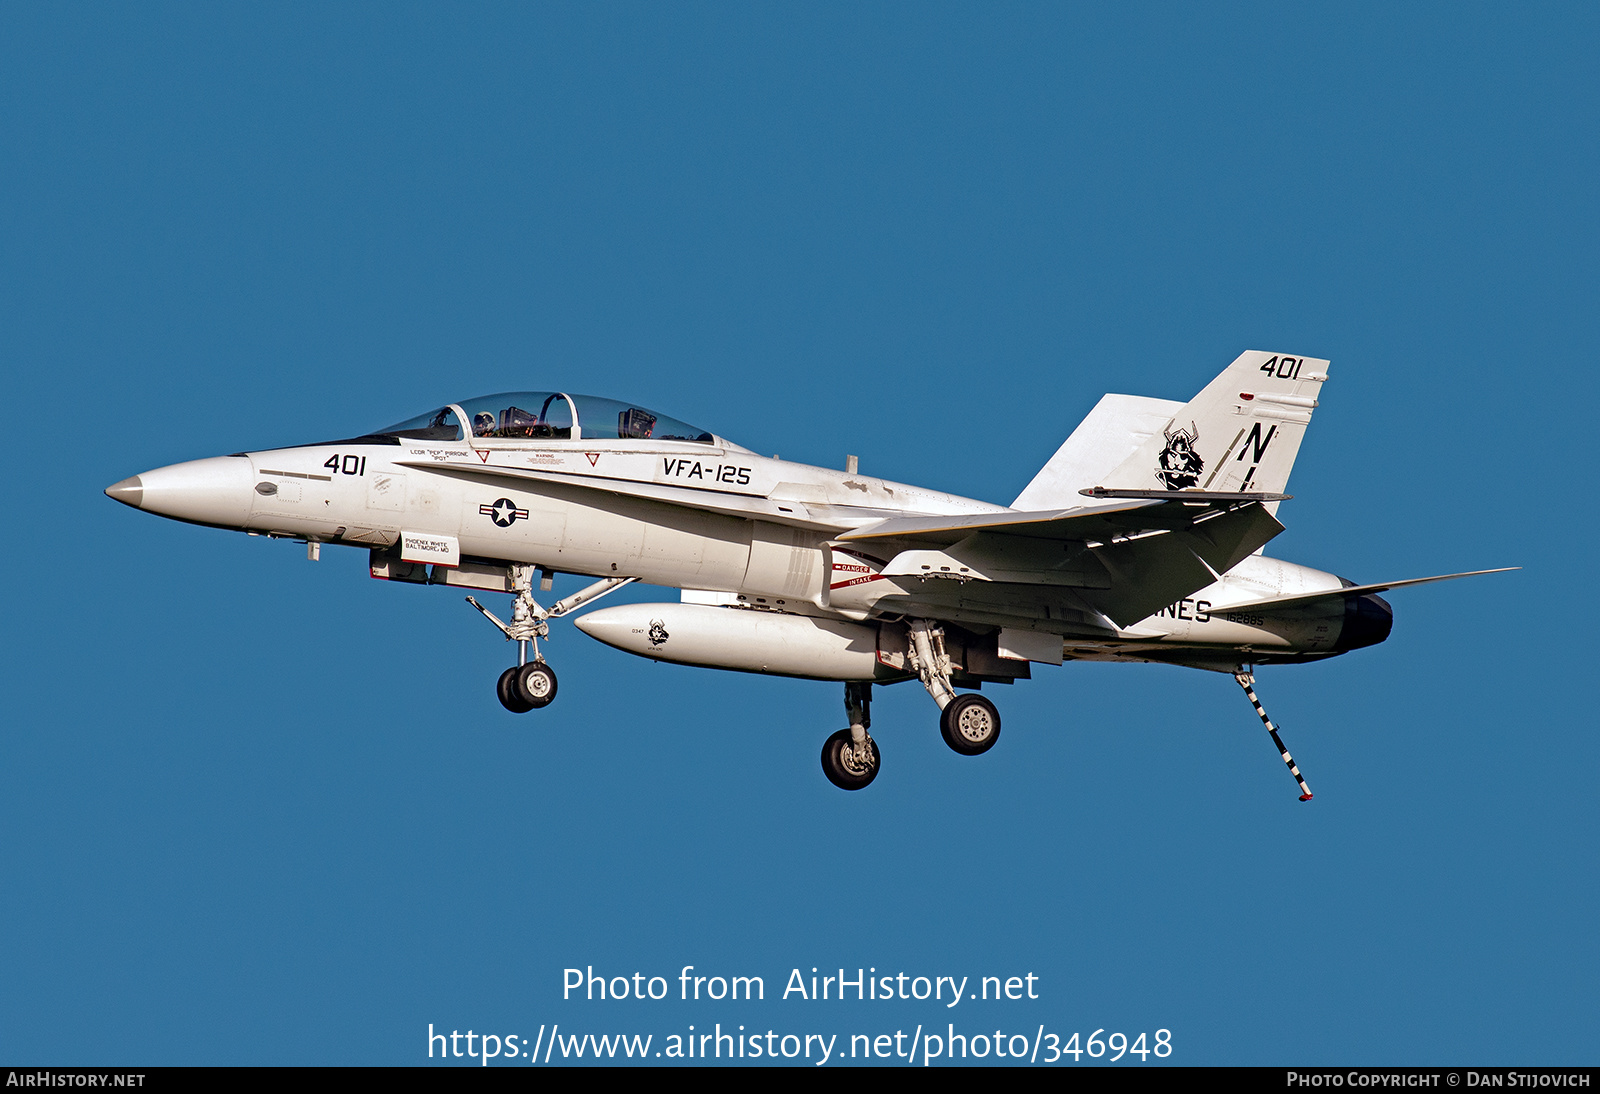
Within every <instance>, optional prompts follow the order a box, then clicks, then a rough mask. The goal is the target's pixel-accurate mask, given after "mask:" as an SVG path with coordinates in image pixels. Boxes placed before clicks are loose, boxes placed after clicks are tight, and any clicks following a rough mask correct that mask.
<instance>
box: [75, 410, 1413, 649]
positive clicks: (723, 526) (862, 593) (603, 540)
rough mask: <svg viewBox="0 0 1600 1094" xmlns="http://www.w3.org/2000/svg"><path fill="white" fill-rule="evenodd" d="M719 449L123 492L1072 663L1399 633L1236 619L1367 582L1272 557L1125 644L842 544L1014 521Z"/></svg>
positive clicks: (1002, 589) (178, 509) (1341, 623)
mask: <svg viewBox="0 0 1600 1094" xmlns="http://www.w3.org/2000/svg"><path fill="white" fill-rule="evenodd" d="M704 436H705V437H709V440H706V439H702V440H698V441H691V440H658V439H634V438H622V437H618V438H610V439H605V438H602V439H578V440H569V439H556V438H540V439H534V438H502V437H474V438H472V439H471V440H470V441H469V440H462V439H457V440H450V439H439V438H420V439H419V438H407V437H397V436H392V435H382V436H369V437H360V438H355V439H352V440H349V441H340V442H332V443H327V444H316V445H307V446H301V447H292V448H279V449H270V450H266V451H260V452H246V453H237V454H234V455H231V456H220V457H213V458H210V459H204V460H197V461H192V462H189V463H182V464H175V465H171V466H168V467H162V468H158V469H156V470H153V471H148V472H145V473H143V474H141V475H139V476H136V477H135V478H132V479H128V480H124V481H123V482H122V483H118V484H117V485H116V486H114V487H112V488H110V489H108V491H107V493H108V494H110V495H111V496H112V497H114V498H116V499H117V500H119V501H123V502H126V503H127V504H130V505H133V506H135V507H137V508H140V509H143V510H146V511H149V512H152V513H156V514H159V515H162V516H167V517H171V518H173V519H178V520H184V521H190V522H193V523H197V524H204V525H210V526H214V527H219V528H227V529H235V530H240V531H245V532H249V533H251V534H256V535H264V536H271V537H280V538H289V539H295V540H305V541H309V542H311V543H315V544H328V545H345V546H353V547H360V548H364V549H367V550H370V551H372V552H374V559H375V560H376V559H377V558H379V557H382V556H386V555H387V556H394V555H396V554H398V553H400V552H402V551H403V550H404V549H405V544H406V541H407V540H410V539H413V538H417V539H432V540H434V541H436V542H440V543H442V542H445V541H449V542H450V543H451V544H452V545H453V547H452V550H453V552H454V553H455V555H456V557H457V560H465V561H467V562H469V563H470V562H473V561H476V562H478V563H480V564H481V563H487V564H505V563H523V564H528V565H532V566H536V567H539V568H541V569H543V570H547V571H551V572H560V573H569V574H581V575H592V576H595V577H613V576H627V577H632V578H636V579H637V580H639V581H641V582H644V583H647V584H653V585H661V586H668V587H672V588H678V589H688V590H698V591H701V592H702V593H711V594H722V596H721V597H720V598H713V599H721V601H722V602H724V603H727V604H731V605H737V606H743V607H750V608H757V609H767V610H776V611H785V612H794V613H799V614H804V615H810V616H813V617H834V618H837V619H841V620H851V621H867V620H872V619H898V618H903V617H909V616H914V615H927V616H932V617H935V618H940V619H947V620H950V621H952V622H956V623H958V624H960V625H962V626H965V627H969V628H972V629H974V630H977V631H983V630H994V629H996V628H1011V629H1013V630H1019V631H1020V630H1027V631H1035V632H1038V633H1039V634H1040V635H1041V636H1043V635H1050V636H1057V637H1059V639H1060V640H1061V642H1062V646H1061V649H1062V656H1064V657H1065V658H1067V659H1116V660H1156V661H1170V662H1176V663H1182V664H1193V665H1195V666H1196V667H1205V668H1218V669H1225V668H1228V667H1229V666H1232V665H1236V664H1238V663H1239V661H1240V660H1241V657H1242V656H1248V657H1249V659H1250V660H1252V661H1255V662H1268V661H1276V660H1304V659H1316V658H1320V657H1326V656H1329V655H1332V654H1335V653H1340V652H1344V651H1345V650H1347V649H1352V648H1356V647H1358V646H1362V645H1370V644H1372V643H1373V642H1376V641H1382V639H1383V638H1384V637H1386V636H1387V634H1388V629H1389V625H1390V621H1391V618H1392V617H1391V615H1390V613H1389V610H1388V606H1387V604H1386V603H1384V602H1383V601H1382V600H1381V599H1380V598H1378V597H1376V596H1367V597H1363V598H1357V597H1353V596H1352V597H1348V598H1346V600H1348V601H1349V603H1345V602H1344V601H1340V600H1333V601H1331V602H1330V601H1326V600H1325V601H1322V602H1319V603H1318V604H1316V605H1311V606H1306V607H1303V608H1299V609H1289V610H1278V611H1273V612H1270V613H1269V612H1262V611H1230V607H1229V606H1230V605H1243V604H1247V603H1249V602H1252V601H1258V600H1262V599H1266V598H1271V597H1281V596H1287V595H1295V594H1300V593H1309V592H1316V591H1322V590H1337V589H1339V588H1341V587H1342V586H1343V585H1347V584H1349V583H1348V582H1343V581H1341V579H1340V578H1338V577H1336V576H1335V575H1333V574H1330V573H1326V572H1323V571H1319V570H1314V569H1311V568H1309V567H1305V566H1299V565H1295V564H1293V563H1288V562H1282V561H1279V560H1276V559H1271V558H1267V557H1264V556H1262V555H1253V556H1250V557H1248V558H1246V559H1244V560H1243V561H1242V562H1240V563H1239V564H1238V565H1236V566H1235V567H1233V569H1231V570H1230V571H1229V572H1228V573H1226V574H1224V575H1222V576H1221V578H1220V579H1219V580H1217V581H1215V582H1214V583H1213V584H1211V585H1210V586H1208V587H1206V588H1204V589H1200V590H1197V591H1195V592H1194V593H1193V594H1192V595H1190V596H1188V597H1184V598H1182V599H1181V600H1179V601H1177V602H1175V603H1173V604H1172V605H1170V606H1168V607H1166V608H1164V609H1162V610H1161V611H1158V612H1156V613H1155V614H1153V615H1151V616H1150V617H1148V618H1146V619H1144V620H1141V621H1139V622H1137V623H1134V624H1132V625H1130V626H1126V627H1118V626H1116V625H1115V624H1112V623H1111V622H1110V621H1109V620H1107V619H1105V618H1104V617H1103V616H1099V615H1098V614H1097V613H1094V612H1092V611H1085V610H1083V608H1082V606H1081V603H1078V602H1076V601H1075V598H1074V597H1073V596H1072V592H1071V588H1070V586H1059V585H1056V586H1038V585H1028V586H1015V585H1004V584H997V583H993V582H976V581H970V580H963V579H960V578H955V579H952V578H950V577H948V576H944V575H933V576H906V575H900V576H886V575H884V574H883V573H882V571H883V570H884V569H885V568H886V566H887V565H888V563H889V561H890V560H889V559H886V558H881V557H877V556H875V555H874V554H873V552H872V551H871V550H867V549H862V548H860V547H856V546H852V545H849V544H841V543H839V542H838V541H837V538H836V537H837V536H839V535H840V534H841V530H848V529H852V528H859V527H863V526H867V525H871V524H873V523H875V522H877V521H881V520H883V519H885V518H889V517H899V516H907V515H919V516H962V515H974V514H987V513H994V514H1003V513H1006V512H1009V510H1007V509H1006V507H1004V506H999V505H994V504H991V503H987V502H982V501H977V500H974V499H971V498H963V497H959V496H956V495H952V494H945V493H940V492H937V491H931V490H927V489H924V488H921V487H916V486H910V485H907V484H904V483H897V482H891V481H887V480H883V479H878V478H874V477H872V476H867V475H860V474H855V473H850V472H843V471H836V470H832V469H829V468H822V467H814V466H810V465H806V464H798V463H793V462H788V461H783V460H780V459H777V458H767V457H763V456H759V455H757V454H755V453H753V452H751V451H749V450H747V449H744V448H741V447H740V446H738V445H734V444H731V443H729V442H727V441H724V440H722V439H721V438H719V437H710V436H709V435H704ZM447 564H448V563H447ZM377 572H378V569H377V567H376V565H375V567H374V573H377ZM1037 659H1038V660H1045V661H1054V662H1059V658H1057V657H1052V656H1049V655H1048V654H1046V655H1045V656H1041V657H1039V658H1037Z"/></svg>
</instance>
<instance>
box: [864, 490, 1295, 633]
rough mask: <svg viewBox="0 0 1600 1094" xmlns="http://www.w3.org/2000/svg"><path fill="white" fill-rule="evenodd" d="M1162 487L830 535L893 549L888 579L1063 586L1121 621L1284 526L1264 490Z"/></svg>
mask: <svg viewBox="0 0 1600 1094" xmlns="http://www.w3.org/2000/svg"><path fill="white" fill-rule="evenodd" d="M1130 493H1133V492H1132V491H1130ZM1162 494H1163V496H1160V497H1148V496H1145V497H1132V498H1124V499H1118V500H1116V501H1112V502H1109V503H1107V504H1104V505H1097V506H1083V507H1080V508H1077V509H1065V510H1057V511H1053V512H1043V513H999V514H980V515H975V516H954V517H892V518H889V519H887V520H883V521H880V522H878V523H875V524H871V525H868V526H865V527H862V528H857V529H855V530H854V531H850V532H845V533H842V534H841V535H840V536H839V537H838V539H837V541H836V542H840V543H843V544H850V545H859V546H861V547H863V548H868V549H871V548H877V549H878V550H880V551H882V552H883V553H884V554H885V555H892V557H890V559H889V561H888V563H887V565H885V566H884V569H883V571H882V573H883V575H884V576H886V577H902V576H903V577H921V578H932V579H938V578H957V579H961V580H966V581H995V582H1004V583H1008V584H1021V585H1052V586H1060V587H1064V588H1070V589H1071V590H1072V592H1071V596H1073V597H1076V598H1077V599H1078V600H1080V601H1081V602H1082V604H1083V605H1084V606H1085V607H1087V608H1089V609H1091V610H1093V611H1095V612H1098V613H1100V614H1102V615H1104V616H1105V617H1106V618H1108V619H1110V620H1111V621H1112V622H1114V623H1116V624H1117V625H1118V626H1127V625H1129V624H1131V623H1135V622H1137V621H1138V620H1140V619H1144V618H1145V617H1146V616H1149V615H1150V614H1152V613H1153V612H1156V611H1158V610H1160V609H1161V608H1164V607H1166V606H1167V605H1168V604H1171V603H1173V602H1174V601H1177V600H1181V599H1182V598H1183V597H1185V596H1188V595H1189V594H1190V593H1192V592H1194V591H1195V590H1197V589H1203V588H1205V587H1206V586H1207V585H1210V584H1211V583H1212V582H1214V581H1216V580H1217V578H1218V577H1220V576H1221V575H1222V574H1224V573H1226V572H1227V571H1228V570H1230V569H1232V568H1233V567H1234V566H1236V565H1238V564H1239V562H1241V561H1242V560H1243V559H1245V558H1246V557H1248V556H1249V555H1250V554H1252V553H1253V552H1254V551H1256V550H1257V549H1259V548H1260V547H1261V546H1263V545H1264V544H1266V543H1267V541H1269V540H1270V539H1272V538H1273V537H1274V536H1276V535H1277V534H1278V533H1279V532H1281V531H1283V525H1282V524H1279V523H1278V521H1277V518H1276V517H1274V516H1273V515H1272V514H1271V513H1269V512H1268V511H1267V510H1266V509H1265V508H1264V501H1263V498H1262V497H1261V496H1257V495H1238V494H1232V495H1230V494H1220V493H1218V494H1209V495H1196V496H1193V497H1177V496H1174V495H1173V494H1171V493H1168V492H1162ZM976 595H979V596H981V594H976Z"/></svg>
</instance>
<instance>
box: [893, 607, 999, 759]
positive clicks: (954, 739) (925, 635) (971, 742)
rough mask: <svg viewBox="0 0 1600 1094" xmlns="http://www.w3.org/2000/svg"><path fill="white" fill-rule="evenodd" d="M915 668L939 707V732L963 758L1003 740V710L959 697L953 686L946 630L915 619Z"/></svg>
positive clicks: (980, 700) (975, 697) (984, 701)
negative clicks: (945, 639) (1001, 736)
mask: <svg viewBox="0 0 1600 1094" xmlns="http://www.w3.org/2000/svg"><path fill="white" fill-rule="evenodd" d="M910 627H911V666H912V667H913V668H915V669H916V670H917V676H918V677H919V678H920V679H921V680H922V686H923V687H925V688H927V689H928V694H929V695H931V696H933V701H934V702H936V703H938V704H939V733H940V735H941V736H942V737H944V743H945V744H947V745H949V746H950V747H951V748H953V749H955V751H957V752H959V753H961V754H962V755H963V756H977V755H979V754H980V753H983V752H987V751H989V750H990V749H991V748H993V747H994V743H995V742H996V741H998V740H999V739H1000V711H999V710H997V709H996V708H995V705H994V704H993V703H991V702H989V700H987V699H985V698H984V697H983V696H981V695H971V694H968V695H957V694H956V693H955V690H954V689H953V688H952V687H951V686H950V673H951V668H952V666H951V664H950V655H949V654H948V653H947V652H946V651H945V648H944V628H943V627H940V626H939V625H937V624H936V623H933V622H932V621H930V620H927V619H913V620H911V623H910Z"/></svg>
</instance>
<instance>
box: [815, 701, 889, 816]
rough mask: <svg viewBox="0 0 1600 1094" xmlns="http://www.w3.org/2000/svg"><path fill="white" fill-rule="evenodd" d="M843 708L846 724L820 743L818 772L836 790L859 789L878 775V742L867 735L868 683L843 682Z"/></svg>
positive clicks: (870, 713) (870, 722)
mask: <svg viewBox="0 0 1600 1094" xmlns="http://www.w3.org/2000/svg"><path fill="white" fill-rule="evenodd" d="M844 709H845V713H847V714H848V715H849V716H850V727H849V728H848V729H841V730H840V731H839V732H837V733H835V734H834V735H833V736H831V737H829V738H828V739H827V740H826V741H824V742H823V744H822V773H823V774H824V775H826V776H827V777H828V781H829V782H831V783H832V784H833V785H834V786H837V787H838V788H839V789H840V790H860V789H861V788H862V787H864V786H866V785H867V784H868V783H870V782H872V780H873V779H876V778H877V777H878V766H879V759H878V745H877V743H876V742H875V741H873V739H872V738H871V737H869V736H867V727H869V726H870V725H872V685H871V684H846V685H845V686H844Z"/></svg>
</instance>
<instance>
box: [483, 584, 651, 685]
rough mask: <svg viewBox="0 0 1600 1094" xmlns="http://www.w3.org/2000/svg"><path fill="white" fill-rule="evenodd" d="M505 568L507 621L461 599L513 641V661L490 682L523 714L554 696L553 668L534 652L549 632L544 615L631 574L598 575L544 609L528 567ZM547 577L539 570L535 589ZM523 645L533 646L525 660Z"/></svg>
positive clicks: (578, 603) (561, 611)
mask: <svg viewBox="0 0 1600 1094" xmlns="http://www.w3.org/2000/svg"><path fill="white" fill-rule="evenodd" d="M510 569H511V591H512V592H513V593H515V594H516V599H515V600H513V601H512V603H511V622H510V623H502V622H500V620H499V619H497V618H495V615H494V613H493V612H491V611H490V610H489V609H488V608H485V607H484V606H483V605H482V604H479V603H478V601H477V599H476V598H474V597H470V596H469V597H467V603H468V604H471V605H472V606H473V607H474V608H477V609H478V610H479V611H480V612H482V613H483V615H484V618H485V619H487V620H488V621H489V622H491V623H493V624H494V625H495V626H496V627H499V628H500V630H501V631H502V632H503V633H504V634H505V636H506V639H507V640H508V641H512V642H515V643H516V644H517V663H516V664H515V665H512V666H511V667H510V668H508V669H506V671H505V672H502V673H501V674H500V679H499V681H497V682H496V684H495V694H496V695H497V696H498V697H499V699H500V705H501V706H503V707H505V708H506V709H507V710H509V711H510V712H511V713H513V714H526V713H527V712H528V711H530V710H537V709H539V708H540V707H545V706H549V705H550V703H551V702H553V701H554V700H555V697H556V671H555V669H553V668H551V667H550V666H549V665H548V664H547V663H546V662H545V659H544V657H543V655H541V654H540V653H539V639H541V638H548V637H549V635H550V624H549V622H548V620H551V619H556V618H559V617H560V616H563V615H566V614H567V613H568V612H571V611H574V610H576V609H578V608H581V607H583V605H585V604H588V603H590V602H592V601H595V600H598V599H599V598H600V597H602V596H605V595H606V594H607V593H609V592H612V591H614V590H616V589H620V588H622V586H624V585H626V584H628V583H629V582H630V581H633V580H635V579H634V578H631V577H608V578H604V579H602V580H600V581H596V582H595V583H594V584H593V585H590V586H587V587H586V588H583V589H580V590H578V591H577V592H575V593H573V594H572V595H571V596H569V597H567V598H566V599H564V600H558V601H556V603H555V604H553V605H551V606H550V608H549V610H546V609H545V608H543V607H541V606H540V604H539V602H538V601H537V600H535V599H534V598H533V571H534V567H532V566H521V565H514V566H512V567H511V568H510ZM553 576H554V575H552V574H551V573H550V571H549V570H541V571H540V580H539V588H540V589H541V590H548V589H549V588H550V585H551V580H552V577H553ZM529 645H532V647H533V660H532V661H529V660H528V647H529Z"/></svg>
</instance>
